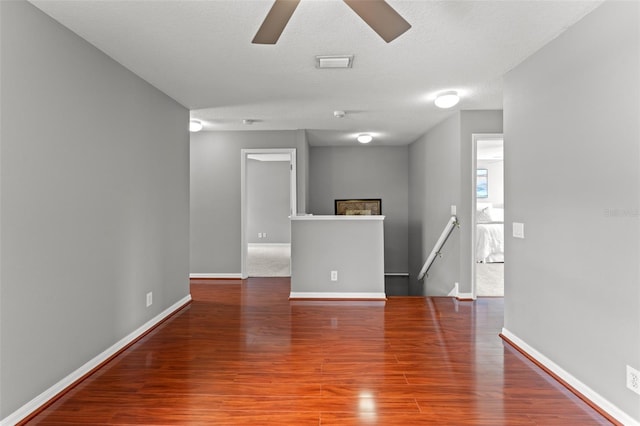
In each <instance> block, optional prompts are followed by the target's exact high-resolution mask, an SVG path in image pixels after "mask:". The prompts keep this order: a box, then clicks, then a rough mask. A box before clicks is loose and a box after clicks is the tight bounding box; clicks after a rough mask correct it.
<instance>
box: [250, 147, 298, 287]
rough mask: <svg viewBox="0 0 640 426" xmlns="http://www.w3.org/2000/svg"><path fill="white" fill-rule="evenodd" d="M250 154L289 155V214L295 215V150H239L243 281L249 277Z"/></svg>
mask: <svg viewBox="0 0 640 426" xmlns="http://www.w3.org/2000/svg"><path fill="white" fill-rule="evenodd" d="M250 154H289V158H290V163H289V164H290V167H289V169H290V170H291V173H290V175H289V176H290V179H289V192H290V194H289V202H290V207H289V213H290V215H291V216H295V215H296V214H297V209H298V207H297V199H296V192H297V190H296V188H297V185H296V150H295V148H273V149H269V148H263V149H242V150H240V156H241V160H240V161H241V166H240V221H241V222H240V223H241V225H240V247H241V248H240V251H241V253H240V259H241V260H240V276H241V278H242V279H243V280H244V279H246V278H248V277H249V274H248V272H247V246H248V243H249V240H248V238H247V237H248V236H247V157H248V156H249V155H250Z"/></svg>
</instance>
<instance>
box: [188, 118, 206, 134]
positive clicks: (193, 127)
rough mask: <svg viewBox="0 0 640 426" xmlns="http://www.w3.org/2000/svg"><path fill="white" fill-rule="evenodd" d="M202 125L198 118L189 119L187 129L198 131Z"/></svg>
mask: <svg viewBox="0 0 640 426" xmlns="http://www.w3.org/2000/svg"><path fill="white" fill-rule="evenodd" d="M203 127H204V126H203V125H202V121H199V120H191V121H189V131H190V132H199V131H200V130H202V128H203Z"/></svg>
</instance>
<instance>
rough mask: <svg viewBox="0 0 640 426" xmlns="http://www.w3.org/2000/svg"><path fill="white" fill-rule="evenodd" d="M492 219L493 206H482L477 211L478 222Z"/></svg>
mask: <svg viewBox="0 0 640 426" xmlns="http://www.w3.org/2000/svg"><path fill="white" fill-rule="evenodd" d="M491 221H492V219H491V207H485V208H480V209H478V210H477V211H476V222H478V223H487V222H491Z"/></svg>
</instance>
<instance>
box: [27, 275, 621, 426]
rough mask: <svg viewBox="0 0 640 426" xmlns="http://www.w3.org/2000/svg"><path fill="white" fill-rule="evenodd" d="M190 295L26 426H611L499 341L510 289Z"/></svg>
mask: <svg viewBox="0 0 640 426" xmlns="http://www.w3.org/2000/svg"><path fill="white" fill-rule="evenodd" d="M191 291H192V297H193V299H194V301H193V303H192V304H191V305H189V306H188V307H187V308H185V309H184V310H182V311H181V312H180V313H178V314H177V315H175V316H174V317H172V318H171V319H170V320H168V321H166V322H165V323H163V324H162V325H161V326H160V327H158V328H157V329H155V330H154V331H153V332H151V333H150V334H148V335H147V336H145V337H144V338H143V339H141V340H140V341H139V342H137V343H136V344H134V345H132V346H131V347H130V348H129V349H127V350H126V351H125V352H124V353H123V354H121V355H120V356H118V357H117V358H115V359H114V360H113V361H111V362H110V363H109V364H107V365H106V366H105V367H104V368H102V369H101V370H99V371H98V372H96V373H95V374H93V375H92V376H90V377H89V378H88V379H87V380H85V381H84V382H82V383H81V384H79V385H78V386H76V387H75V388H74V389H72V390H71V391H70V392H68V393H67V394H66V395H64V396H63V397H62V398H61V399H59V400H58V401H56V402H55V403H54V404H52V405H51V406H50V407H48V408H47V409H46V410H44V411H43V412H41V413H40V414H39V415H38V416H36V417H35V418H33V419H32V420H31V421H30V422H29V423H28V424H42V425H65V424H85V425H88V424H122V425H124V424H129V425H134V424H144V425H173V424H180V425H185V424H198V425H207V424H216V425H221V424H227V425H242V424H252V425H348V424H353V425H406V424H410V425H418V424H438V425H501V424H502V425H536V424H537V425H552V424H556V425H592V424H610V423H609V422H608V421H607V420H606V419H605V418H603V417H602V416H600V415H599V414H598V413H597V412H596V411H594V410H593V409H592V408H590V407H589V406H588V405H587V404H585V403H584V402H582V401H581V400H580V399H578V398H577V397H576V396H574V395H573V394H572V393H570V392H569V391H568V390H566V389H565V388H564V387H562V386H561V385H560V384H558V383H557V382H556V381H554V380H553V379H552V378H550V377H549V376H548V375H546V374H545V373H543V372H542V371H541V370H540V369H539V368H538V367H536V366H535V365H533V364H532V363H531V362H530V361H528V360H527V359H525V358H524V357H523V356H522V355H521V354H520V353H518V352H517V351H516V350H514V349H512V348H511V347H510V346H508V345H507V344H505V343H503V341H502V340H501V339H500V337H499V336H498V333H499V332H500V330H501V327H502V315H503V304H502V299H498V298H491V299H478V300H477V301H476V302H457V301H455V300H452V299H450V298H426V299H425V298H390V299H389V300H388V301H387V302H386V303H385V302H367V301H353V302H349V301H335V302H329V301H326V302H322V301H289V300H288V295H289V279H288V278H252V279H249V280H246V281H231V282H227V283H224V282H222V283H216V284H213V283H212V282H211V281H196V280H192V285H191Z"/></svg>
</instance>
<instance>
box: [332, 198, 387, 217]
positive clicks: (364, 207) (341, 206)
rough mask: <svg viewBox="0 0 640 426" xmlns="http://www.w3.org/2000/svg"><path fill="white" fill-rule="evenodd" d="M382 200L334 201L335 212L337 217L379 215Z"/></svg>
mask: <svg viewBox="0 0 640 426" xmlns="http://www.w3.org/2000/svg"><path fill="white" fill-rule="evenodd" d="M381 203H382V200H381V199H380V198H371V199H363V200H336V202H335V211H336V214H337V215H360V216H363V215H364V216H369V215H379V214H381V207H380V205H381Z"/></svg>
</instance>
